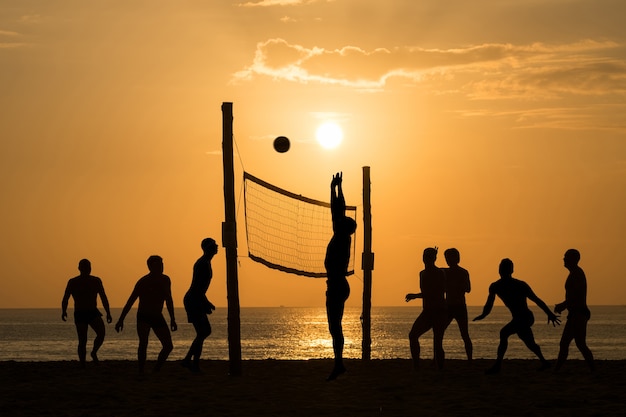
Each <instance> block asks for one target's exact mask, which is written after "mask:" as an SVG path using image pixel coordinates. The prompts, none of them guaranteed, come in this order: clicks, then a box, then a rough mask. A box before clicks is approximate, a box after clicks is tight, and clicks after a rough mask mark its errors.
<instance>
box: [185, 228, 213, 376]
mask: <svg viewBox="0 0 626 417" xmlns="http://www.w3.org/2000/svg"><path fill="white" fill-rule="evenodd" d="M200 247H201V248H202V252H203V254H202V256H201V257H200V258H199V259H198V260H197V261H196V263H195V264H194V265H193V277H192V278H191V286H190V287H189V290H188V291H187V293H186V294H185V297H184V298H183V303H184V305H185V311H186V312H187V321H188V322H189V323H191V324H193V328H194V329H195V330H196V338H195V339H194V340H193V342H192V343H191V347H190V348H189V352H187V356H185V358H184V359H183V362H182V364H183V366H185V367H187V368H189V369H190V370H191V371H192V372H199V371H200V367H199V364H200V355H201V354H202V345H203V343H204V339H206V338H207V337H209V336H210V335H211V323H210V322H209V318H208V317H207V314H211V313H212V312H213V310H215V306H214V305H213V304H212V303H211V302H210V301H209V299H208V298H207V296H206V292H207V290H208V289H209V285H211V279H212V278H213V268H212V267H211V259H213V256H215V254H216V253H217V244H216V243H215V240H213V239H211V238H206V239H204V240H203V241H202V243H201V244H200Z"/></svg>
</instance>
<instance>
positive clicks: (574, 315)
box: [567, 307, 591, 321]
mask: <svg viewBox="0 0 626 417" xmlns="http://www.w3.org/2000/svg"><path fill="white" fill-rule="evenodd" d="M568 313H569V314H568V315H567V319H568V320H577V319H578V320H581V319H584V320H587V321H589V319H590V318H591V311H589V308H584V307H583V308H573V309H571V310H569V309H568Z"/></svg>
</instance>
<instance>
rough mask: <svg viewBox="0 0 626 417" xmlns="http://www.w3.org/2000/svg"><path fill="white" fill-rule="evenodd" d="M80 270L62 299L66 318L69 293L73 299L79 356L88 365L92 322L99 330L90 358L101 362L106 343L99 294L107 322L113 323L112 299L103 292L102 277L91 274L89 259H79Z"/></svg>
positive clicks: (63, 315)
mask: <svg viewBox="0 0 626 417" xmlns="http://www.w3.org/2000/svg"><path fill="white" fill-rule="evenodd" d="M78 270H79V271H80V275H78V276H77V277H74V278H72V279H70V280H69V281H68V282H67V287H66V288H65V294H64V295H63V301H61V309H62V310H63V312H62V313H61V319H62V320H63V321H65V320H66V319H67V303H68V301H69V298H70V296H71V297H72V298H73V299H74V324H75V325H76V333H77V334H78V359H79V361H80V363H81V365H82V366H85V357H86V356H87V333H88V330H89V326H91V328H92V329H93V330H94V332H96V338H95V339H94V341H93V349H92V350H91V358H92V359H93V361H94V362H98V349H100V346H102V343H104V336H105V334H106V329H105V326H104V321H102V313H101V312H100V311H99V310H98V306H97V304H98V295H99V296H100V301H102V306H103V307H104V310H105V311H106V313H107V323H111V322H112V321H113V318H112V317H111V310H110V309H109V300H108V299H107V296H106V293H105V292H104V286H103V285H102V280H101V279H100V278H98V277H94V276H93V275H91V262H89V260H87V259H81V260H80V261H79V262H78Z"/></svg>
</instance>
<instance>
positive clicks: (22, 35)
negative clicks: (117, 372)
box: [0, 0, 626, 308]
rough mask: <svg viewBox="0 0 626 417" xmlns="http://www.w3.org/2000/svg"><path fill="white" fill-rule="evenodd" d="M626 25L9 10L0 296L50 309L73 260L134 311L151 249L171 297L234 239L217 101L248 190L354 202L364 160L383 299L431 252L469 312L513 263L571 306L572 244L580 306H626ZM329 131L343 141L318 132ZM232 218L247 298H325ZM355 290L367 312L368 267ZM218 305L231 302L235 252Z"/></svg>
mask: <svg viewBox="0 0 626 417" xmlns="http://www.w3.org/2000/svg"><path fill="white" fill-rule="evenodd" d="M625 15H626V3H624V2H623V1H621V0H615V1H604V0H588V1H583V0H580V1H574V0H556V1H529V0H511V1H506V2H504V1H497V0H491V1H487V0H476V1H472V2H467V1H465V0H454V1H446V2H440V1H436V0H428V1H419V2H412V1H396V0H389V1H385V2H381V1H377V0H376V1H373V0H365V1H363V0H335V1H323V0H319V1H316V0H290V1H287V0H282V1H281V0H264V1H262V0H252V1H250V2H245V0H244V1H237V0H228V1H204V0H203V1H201V0H196V1H184V2H182V1H181V2H178V1H176V2H173V1H165V0H162V1H160V0H149V1H148V0H144V1H130V2H129V1H125V0H124V1H122V0H113V1H90V2H84V1H79V0H73V1H55V2H50V1H46V0H35V1H28V2H24V1H22V0H4V1H3V2H2V3H1V4H0V136H1V138H2V140H1V141H0V147H1V152H0V172H1V175H0V187H1V190H2V196H3V200H2V205H1V206H0V224H1V230H2V234H1V236H2V237H1V239H0V242H1V247H0V257H1V261H2V264H1V265H2V269H1V270H0V282H1V284H0V285H1V287H0V288H1V290H0V307H5V308H8V307H59V306H60V301H61V297H62V295H63V289H64V287H65V284H66V282H67V279H68V278H70V277H73V276H75V275H77V273H78V271H77V264H78V261H79V260H80V259H81V258H88V259H90V260H91V261H92V264H93V274H94V275H97V276H100V277H101V278H102V279H103V281H104V284H105V289H106V291H107V293H108V296H109V299H110V302H111V305H112V306H116V307H119V306H122V305H123V304H124V302H125V301H126V299H127V297H128V295H129V294H130V291H131V289H132V286H133V285H134V283H135V281H136V280H137V279H138V278H139V277H140V276H142V275H143V274H145V273H146V272H147V270H146V266H145V261H146V258H147V257H148V256H149V255H152V254H158V255H161V256H162V257H163V258H164V262H165V273H166V274H168V275H170V277H171V278H172V283H173V284H172V285H173V292H174V301H175V304H176V305H177V306H182V296H183V294H184V292H185V291H186V290H187V288H188V285H189V282H190V279H191V267H192V265H193V262H194V261H195V259H196V258H197V257H198V256H200V254H201V253H200V248H199V242H200V240H201V239H202V238H204V237H206V236H212V237H215V238H216V240H218V241H221V222H222V221H223V220H224V208H223V191H222V184H223V183H222V160H221V158H222V157H221V154H220V152H221V140H222V125H221V120H222V119H221V118H222V114H221V104H222V102H233V103H234V105H233V106H234V116H235V121H234V135H235V140H236V142H237V146H238V149H239V152H240V155H239V156H238V157H237V158H236V170H237V173H236V175H237V182H238V190H239V189H240V188H241V173H242V171H243V170H244V169H245V170H247V171H249V172H251V173H252V174H254V175H256V176H258V177H261V178H263V179H264V180H266V181H268V182H271V183H273V184H275V185H277V186H279V187H281V188H286V189H288V190H291V191H293V192H296V193H298V194H303V195H305V196H308V197H310V198H314V199H319V200H326V199H327V198H328V194H329V192H328V185H329V182H330V179H331V177H332V174H333V173H334V172H336V171H343V173H344V187H345V193H346V198H347V200H348V203H349V204H354V205H358V206H359V209H361V198H362V195H361V182H362V179H361V168H362V167H363V166H366V165H367V166H370V167H371V173H372V204H373V207H372V211H373V228H374V231H373V250H374V252H375V254H376V263H375V267H376V269H375V271H374V278H373V279H374V287H373V304H374V305H378V306H386V305H406V304H405V303H404V295H405V294H406V293H407V292H416V291H417V290H418V280H417V274H418V271H419V270H420V269H421V266H422V265H421V253H422V250H423V248H425V247H427V246H433V245H436V246H439V247H440V248H441V249H445V248H448V247H451V246H454V247H457V248H458V249H459V250H460V252H461V264H462V265H463V266H465V267H466V268H467V269H468V270H469V271H470V274H471V278H472V285H473V291H472V293H471V294H470V295H469V296H468V303H469V304H471V305H481V304H482V303H484V301H485V299H486V296H487V288H488V285H489V283H490V282H492V281H494V280H496V279H497V278H498V276H497V268H498V263H499V261H500V260H501V259H502V258H504V257H509V258H511V259H512V260H513V261H514V263H515V273H514V276H516V277H517V278H520V279H523V280H525V281H527V282H528V283H529V284H530V285H531V286H532V287H533V288H534V289H535V290H536V292H537V294H538V295H539V296H540V297H541V298H542V299H543V300H544V301H546V303H548V304H549V305H552V304H554V303H556V302H559V301H562V299H563V297H564V290H563V284H564V280H565V277H566V275H567V271H566V270H565V269H564V268H563V266H562V256H563V253H564V251H565V250H566V249H568V248H570V247H575V248H578V249H579V250H580V251H581V253H582V260H581V266H582V267H583V268H584V269H585V271H586V273H587V277H588V280H589V303H590V304H624V301H623V296H624V294H626V290H625V284H624V277H623V272H622V271H623V267H622V265H621V261H622V259H623V256H624V253H625V252H626V239H625V236H626V220H625V216H624V213H625V212H626V125H625V122H624V120H625V119H624V115H625V114H626V100H625V99H626V28H625V27H624V24H623V16H625ZM326 120H334V121H335V122H337V123H339V124H340V125H341V127H342V128H343V131H344V135H345V137H344V141H343V143H342V144H341V146H340V147H339V148H337V149H335V150H325V149H322V148H321V147H320V146H319V145H318V144H317V143H316V141H315V137H314V135H315V129H316V128H317V127H318V126H319V125H320V124H321V123H323V122H324V121H326ZM278 135H286V136H288V137H289V138H291V140H292V149H291V150H290V151H289V152H288V153H286V154H278V153H276V152H274V151H273V149H272V147H271V139H272V138H274V137H276V136H278ZM238 192H239V191H238ZM239 203H240V204H243V203H242V202H239ZM238 212H239V214H240V224H239V255H240V257H241V260H240V267H239V280H240V299H241V305H242V306H244V307H245V306H278V305H287V306H323V305H324V290H325V282H324V280H320V279H318V280H315V279H308V278H302V277H298V276H294V275H287V274H284V273H281V272H277V271H274V270H269V269H267V268H265V267H263V266H261V265H259V264H255V263H254V262H252V261H250V260H249V259H248V258H246V255H247V249H246V242H245V234H244V233H243V232H244V225H243V216H241V214H242V213H243V208H242V207H240V208H239V210H238ZM361 215H362V212H360V213H359V219H360V216H361ZM360 230H361V231H362V227H361V229H360ZM361 245H362V238H361V235H358V242H357V257H358V259H360V252H361ZM359 263H360V262H358V263H357V264H359ZM438 264H439V265H440V266H444V265H445V263H444V261H443V256H442V255H440V259H439V262H438ZM350 282H351V285H352V296H351V298H350V300H349V301H348V305H349V306H359V305H360V304H361V291H362V273H360V272H359V273H357V274H356V276H355V277H352V278H350ZM208 295H209V298H210V299H211V300H212V301H213V302H214V303H215V304H216V305H217V306H225V305H226V290H225V262H224V250H223V249H221V250H220V252H219V254H218V256H217V257H216V259H215V260H214V280H213V283H212V285H211V288H210V289H209V293H208ZM415 303H418V302H415ZM414 305H419V304H414Z"/></svg>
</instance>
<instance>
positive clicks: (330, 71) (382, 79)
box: [233, 38, 626, 99]
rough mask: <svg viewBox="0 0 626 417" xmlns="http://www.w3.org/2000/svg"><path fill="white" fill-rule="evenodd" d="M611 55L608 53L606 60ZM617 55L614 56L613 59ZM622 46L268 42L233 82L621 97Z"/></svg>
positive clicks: (492, 95)
mask: <svg viewBox="0 0 626 417" xmlns="http://www.w3.org/2000/svg"><path fill="white" fill-rule="evenodd" d="M611 53H614V55H611ZM620 54H621V55H620ZM623 55H624V48H623V46H621V45H619V44H617V43H615V42H611V41H594V40H584V41H580V42H575V43H568V44H561V45H547V44H543V43H533V44H527V45H513V44H502V43H493V44H481V45H471V46H466V47H461V48H454V49H425V48H420V47H393V48H378V49H373V50H364V49H362V48H359V47H357V46H344V47H342V48H338V49H325V48H321V47H317V46H313V47H304V46H302V45H295V44H290V43H289V42H287V41H286V40H284V39H280V38H274V39H269V40H267V41H265V42H259V43H258V44H257V48H256V52H255V56H254V58H253V60H252V63H251V64H250V65H249V66H247V67H245V68H244V69H242V70H241V71H239V72H237V73H235V74H234V76H233V81H235V82H237V81H239V82H241V81H252V80H253V79H255V78H256V77H269V78H271V79H273V80H282V81H288V82H295V83H303V84H307V83H318V84H326V85H335V86H341V87H345V88H352V89H358V90H362V91H372V92H375V91H383V90H385V89H389V88H393V86H394V85H396V83H398V82H399V83H400V85H402V86H406V85H409V86H411V85H412V86H416V87H417V86H420V85H427V86H428V88H429V90H430V91H432V92H433V93H435V94H447V93H451V92H453V93H461V94H464V95H466V96H467V97H468V98H472V99H502V98H513V97H516V98H527V99H532V98H533V97H535V98H536V97H537V96H538V95H540V96H542V97H548V96H562V95H564V94H575V95H603V94H611V95H616V94H617V95H622V96H623V95H626V58H625V57H624V56H623Z"/></svg>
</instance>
